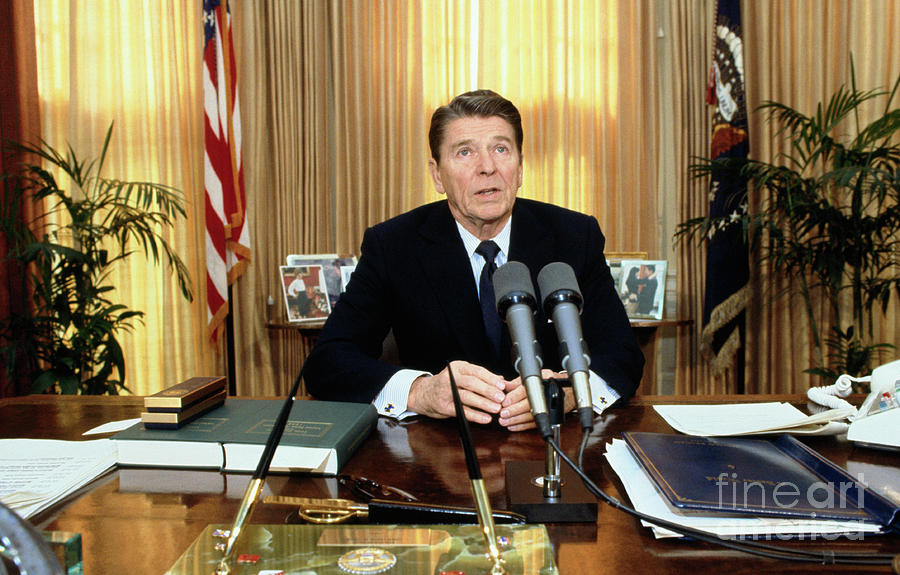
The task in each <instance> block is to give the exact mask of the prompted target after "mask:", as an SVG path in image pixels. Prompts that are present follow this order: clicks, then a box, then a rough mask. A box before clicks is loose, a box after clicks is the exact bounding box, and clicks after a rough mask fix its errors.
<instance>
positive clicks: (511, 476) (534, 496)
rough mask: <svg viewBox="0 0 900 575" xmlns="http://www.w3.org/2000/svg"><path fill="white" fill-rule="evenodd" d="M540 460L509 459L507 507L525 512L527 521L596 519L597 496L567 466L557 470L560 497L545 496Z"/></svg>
mask: <svg viewBox="0 0 900 575" xmlns="http://www.w3.org/2000/svg"><path fill="white" fill-rule="evenodd" d="M545 469H546V465H545V462H543V461H508V462H507V463H506V497H507V499H508V501H509V506H508V507H507V508H508V509H509V510H510V511H513V512H515V513H519V514H521V515H524V516H525V519H526V520H527V521H528V523H596V522H597V498H596V497H594V495H593V494H592V493H591V492H590V491H588V489H587V488H586V487H585V486H584V483H582V482H581V478H580V477H578V475H577V474H576V473H575V472H574V471H572V470H571V469H570V468H569V467H564V468H562V469H561V470H560V477H561V478H562V487H561V488H560V496H559V497H552V498H548V497H544V489H543V486H542V485H541V484H540V483H539V482H536V481H535V480H540V479H542V478H543V477H544V471H545Z"/></svg>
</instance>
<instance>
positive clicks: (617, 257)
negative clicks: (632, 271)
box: [606, 252, 647, 291]
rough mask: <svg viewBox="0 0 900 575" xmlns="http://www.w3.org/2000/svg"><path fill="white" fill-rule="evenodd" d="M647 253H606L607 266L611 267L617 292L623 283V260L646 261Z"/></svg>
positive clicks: (610, 271)
mask: <svg viewBox="0 0 900 575" xmlns="http://www.w3.org/2000/svg"><path fill="white" fill-rule="evenodd" d="M645 259H647V252H606V264H607V265H608V266H609V273H610V274H611V275H612V278H613V285H614V286H616V291H618V290H619V285H620V284H621V282H622V260H645Z"/></svg>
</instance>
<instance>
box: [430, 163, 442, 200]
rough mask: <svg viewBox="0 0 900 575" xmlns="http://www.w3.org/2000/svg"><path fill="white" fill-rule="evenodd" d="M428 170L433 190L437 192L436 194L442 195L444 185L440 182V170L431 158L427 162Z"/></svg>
mask: <svg viewBox="0 0 900 575" xmlns="http://www.w3.org/2000/svg"><path fill="white" fill-rule="evenodd" d="M428 169H429V171H431V181H432V182H434V189H435V190H437V193H439V194H443V193H444V184H443V182H441V170H440V168H439V167H438V163H437V160H435V159H434V158H431V159H430V160H428Z"/></svg>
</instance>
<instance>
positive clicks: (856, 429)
mask: <svg viewBox="0 0 900 575" xmlns="http://www.w3.org/2000/svg"><path fill="white" fill-rule="evenodd" d="M869 386H870V392H869V395H868V397H866V400H865V401H864V402H863V404H862V405H861V406H860V408H859V413H858V414H857V416H856V417H855V418H854V419H853V421H852V422H851V423H850V429H849V430H848V431H847V439H849V440H850V441H855V442H857V443H860V444H862V445H870V446H873V447H888V448H894V449H900V360H897V361H892V362H891V363H886V364H884V365H882V366H879V367H876V368H875V369H874V370H872V380H871V382H870V384H869Z"/></svg>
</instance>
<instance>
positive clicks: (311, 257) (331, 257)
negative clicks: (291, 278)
mask: <svg viewBox="0 0 900 575" xmlns="http://www.w3.org/2000/svg"><path fill="white" fill-rule="evenodd" d="M285 263H286V264H287V266H289V267H297V266H310V265H318V266H322V269H323V271H324V273H325V286H326V292H327V293H328V303H329V305H330V307H331V309H334V306H335V305H337V302H338V301H339V300H340V299H341V294H342V293H343V291H344V288H345V286H346V284H345V283H344V272H343V268H345V267H349V268H355V267H356V256H341V255H338V254H291V255H289V256H287V258H285Z"/></svg>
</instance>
